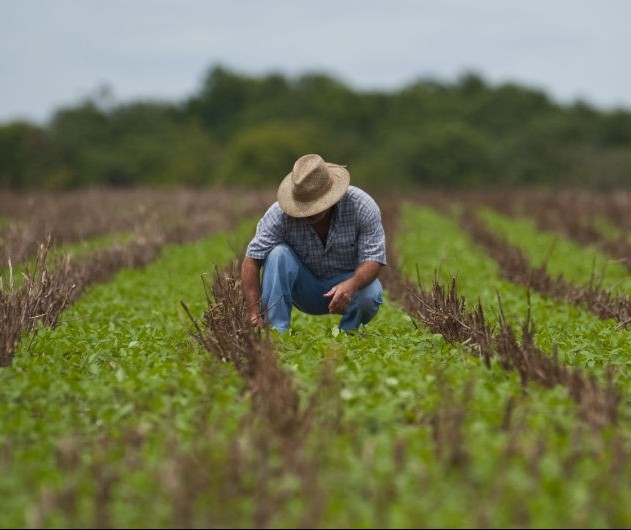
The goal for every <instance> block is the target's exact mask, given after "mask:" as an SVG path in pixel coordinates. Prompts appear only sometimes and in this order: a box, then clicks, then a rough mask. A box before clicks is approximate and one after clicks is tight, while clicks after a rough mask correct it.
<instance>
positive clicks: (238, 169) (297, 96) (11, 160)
mask: <svg viewBox="0 0 631 530" xmlns="http://www.w3.org/2000/svg"><path fill="white" fill-rule="evenodd" d="M630 138H631V113H630V112H628V111H626V110H623V109H617V110H615V111H611V112H604V111H599V110H596V109H594V108H592V107H590V106H588V105H587V104H585V103H582V102H577V103H575V104H573V105H570V106H561V105H559V104H556V103H554V102H552V101H551V100H550V99H549V98H548V97H547V95H546V94H545V93H543V92H541V91H539V90H536V89H532V88H529V87H524V86H520V85H517V84H515V83H507V84H503V85H499V86H492V85H490V84H488V83H486V82H485V80H484V79H482V78H481V77H480V76H478V75H477V74H475V73H465V74H463V75H462V76H461V77H460V78H459V79H458V80H456V81H455V82H454V83H452V84H449V83H443V82H439V81H436V80H432V79H419V80H417V81H414V82H412V83H410V84H409V85H408V86H405V87H403V88H401V89H400V90H397V91H393V92H390V93H385V92H359V91H356V90H353V89H352V88H350V87H349V86H347V85H345V84H344V83H343V82H341V81H340V80H338V79H335V78H333V77H331V76H329V75H327V74H325V73H318V72H313V73H308V74H304V75H302V76H299V77H297V78H295V79H290V78H287V77H285V76H284V75H282V74H280V73H270V74H267V75H264V76H261V77H250V76H246V75H242V74H239V73H237V72H234V71H231V70H229V69H228V68H226V67H223V66H215V67H213V68H210V69H209V70H208V72H207V73H206V76H205V78H204V79H203V82H202V83H201V86H200V88H199V90H198V91H197V93H194V94H193V95H191V97H189V98H188V99H186V100H185V101H182V102H179V103H177V104H166V103H158V102H148V101H145V102H142V101H140V102H136V103H125V104H113V103H112V102H111V101H109V100H107V99H106V98H104V96H103V94H101V95H100V96H99V95H98V94H97V97H88V98H87V99H85V100H84V101H82V102H80V103H79V104H77V105H76V106H71V107H66V108H62V109H60V110H58V111H57V113H56V114H55V115H54V117H53V119H52V120H51V122H50V123H49V124H48V125H47V126H45V127H36V126H34V125H30V124H27V123H12V124H6V125H2V126H0V186H5V187H15V188H20V187H22V188H24V187H34V186H44V187H49V188H71V187H80V186H91V185H92V186H93V185H113V186H126V185H136V184H158V185H172V184H175V183H178V184H185V185H194V186H199V185H208V184H219V183H226V182H229V183H230V184H234V185H250V184H256V185H262V186H265V185H273V184H277V183H278V182H279V181H280V179H281V178H282V177H284V176H285V175H286V174H287V173H288V172H289V171H290V170H291V164H292V162H293V161H294V160H295V159H296V158H297V157H298V156H300V155H301V154H305V153H308V152H319V153H322V154H323V156H324V157H325V158H326V159H328V160H330V161H333V162H337V163H341V164H347V165H348V166H349V168H351V170H352V175H353V180H354V182H355V183H357V184H360V185H364V186H366V187H370V188H372V189H378V188H383V187H389V188H391V187H392V186H395V185H396V186H399V187H406V186H408V187H409V186H419V185H420V186H427V187H430V186H431V187H442V186H449V187H459V186H466V187H471V186H487V185H490V184H520V185H539V186H540V185H546V186H564V185H570V184H582V185H588V186H598V187H602V188H605V187H614V186H618V187H625V186H629V185H630V184H631V181H630V180H629V175H631V151H630V149H629V139H630Z"/></svg>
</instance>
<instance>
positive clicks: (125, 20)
mask: <svg viewBox="0 0 631 530" xmlns="http://www.w3.org/2000/svg"><path fill="white" fill-rule="evenodd" d="M630 52H631V0H313V1H307V0H286V1H281V0H269V1H265V0H98V1H97V0H0V122H7V121H11V120H14V119H27V120H29V121H35V122H40V123H43V122H45V121H46V120H47V119H49V118H50V117H51V115H52V113H53V112H54V111H55V110H57V109H59V108H60V107H62V106H64V105H72V104H76V103H77V102H79V101H80V100H81V99H83V98H85V97H88V96H89V95H91V94H94V92H95V91H96V90H97V88H98V87H100V86H103V85H108V86H109V87H111V89H112V90H113V93H114V96H115V101H118V102H127V101H131V100H137V99H150V98H151V99H161V100H168V101H181V100H183V99H184V98H186V97H188V96H190V95H191V94H193V93H194V92H196V91H197V90H198V89H199V87H200V83H201V79H202V77H203V76H204V74H205V73H206V72H207V71H208V69H209V68H210V67H212V66H214V65H217V64H222V65H224V66H226V67H227V68H230V69H232V70H234V71H236V72H238V73H242V74H251V75H260V74H265V73H269V72H272V71H274V72H280V73H283V74H285V75H286V76H288V77H294V76H298V75H300V74H302V73H306V72H313V71H320V72H326V73H329V74H331V75H333V76H335V77H337V78H338V79H339V80H340V81H342V82H344V83H347V84H348V85H350V86H351V87H353V88H355V89H358V90H364V89H383V90H394V89H397V88H400V87H402V86H404V85H405V84H408V83H410V82H412V81H414V80H416V79H419V78H427V77H432V78H435V79H438V80H442V81H446V82H451V81H453V80H455V79H456V78H457V77H458V76H459V75H461V74H462V73H463V72H465V71H472V72H476V73H478V74H480V75H481V76H482V77H483V78H485V79H486V80H487V81H488V82H490V83H492V84H494V85H495V84H498V83H502V82H506V81H516V82H518V83H521V84H524V85H527V86H530V87H533V88H537V89H541V90H544V91H545V92H547V93H548V94H549V95H550V96H551V97H552V98H553V99H555V100H557V101H559V102H562V103H570V102H573V101H575V100H577V99H582V100H584V101H586V102H588V103H590V104H592V105H595V106H597V107H600V108H604V109H611V108H614V107H617V106H624V107H625V108H626V109H627V110H631V68H630V65H631V58H630V55H631V53H630Z"/></svg>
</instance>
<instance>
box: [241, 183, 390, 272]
mask: <svg viewBox="0 0 631 530" xmlns="http://www.w3.org/2000/svg"><path fill="white" fill-rule="evenodd" d="M280 243H286V244H287V245H289V246H290V247H292V248H293V249H294V251H295V252H296V254H297V255H298V257H299V258H300V261H302V263H304V264H305V265H306V266H307V267H308V268H309V270H310V271H311V272H312V273H313V274H314V275H315V276H316V277H318V278H331V277H333V276H336V275H338V274H342V273H345V272H350V271H354V270H355V269H356V268H357V267H358V266H359V265H360V264H361V263H364V262H365V261H377V262H379V263H381V264H382V265H385V264H386V238H385V232H384V230H383V225H382V224H381V211H380V210H379V206H377V203H376V202H375V201H374V199H373V198H372V197H371V196H370V195H368V194H367V193H366V192H365V191H362V190H361V189H359V188H357V187H355V186H349V188H348V190H347V192H346V194H345V195H344V196H343V197H342V198H341V199H340V201H339V202H338V203H337V204H336V205H335V210H334V212H333V217H332V218H331V227H330V228H329V234H328V236H327V239H326V245H325V244H323V243H322V240H321V239H320V238H319V237H318V234H316V231H315V230H314V228H313V227H312V226H311V225H310V224H309V223H307V222H306V221H305V220H304V219H299V218H296V217H291V216H289V215H287V214H286V213H285V212H283V211H282V210H281V208H280V206H279V205H278V202H275V203H274V204H272V205H271V206H270V207H269V209H268V210H267V212H265V215H263V217H262V218H261V220H260V221H259V223H258V225H257V227H256V235H255V236H254V238H253V239H252V241H250V244H249V245H248V248H247V250H246V252H245V255H246V256H248V257H250V258H253V259H257V260H264V259H265V258H266V257H267V255H268V254H269V252H270V251H271V250H272V248H274V247H275V246H276V245H278V244H280Z"/></svg>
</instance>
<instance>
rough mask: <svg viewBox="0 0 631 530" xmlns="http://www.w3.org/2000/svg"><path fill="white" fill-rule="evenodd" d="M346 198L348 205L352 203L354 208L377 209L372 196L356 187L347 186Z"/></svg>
mask: <svg viewBox="0 0 631 530" xmlns="http://www.w3.org/2000/svg"><path fill="white" fill-rule="evenodd" d="M346 196H347V197H348V200H349V202H350V203H352V204H353V205H354V206H355V207H364V208H365V207H370V208H377V207H378V206H377V202H376V201H375V199H373V198H372V196H371V195H370V194H369V193H368V192H366V191H364V190H363V189H361V188H358V187H357V186H349V187H348V190H347V192H346Z"/></svg>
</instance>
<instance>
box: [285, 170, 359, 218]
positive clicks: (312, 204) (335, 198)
mask: <svg viewBox="0 0 631 530" xmlns="http://www.w3.org/2000/svg"><path fill="white" fill-rule="evenodd" d="M326 165H327V166H328V168H329V171H330V173H331V175H332V177H333V184H332V185H331V189H329V191H327V192H326V194H325V195H323V196H322V197H319V198H318V199H316V200H315V201H308V202H301V201H297V200H296V199H295V198H294V196H293V194H292V192H291V188H292V181H291V173H290V174H289V175H287V176H286V177H285V178H284V179H283V180H282V182H281V183H280V186H278V193H277V194H276V198H277V199H278V204H279V205H280V207H281V209H282V210H283V211H284V212H285V213H286V214H287V215H290V216H291V217H310V216H311V215H318V214H319V213H322V212H323V211H324V210H326V209H328V208H330V207H331V206H333V205H334V204H335V203H337V202H339V200H340V199H341V198H342V197H343V196H344V194H345V193H346V190H348V186H349V185H350V182H351V176H350V173H349V172H348V171H347V170H346V168H345V167H343V166H339V165H337V164H331V163H328V162H327V163H326Z"/></svg>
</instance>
